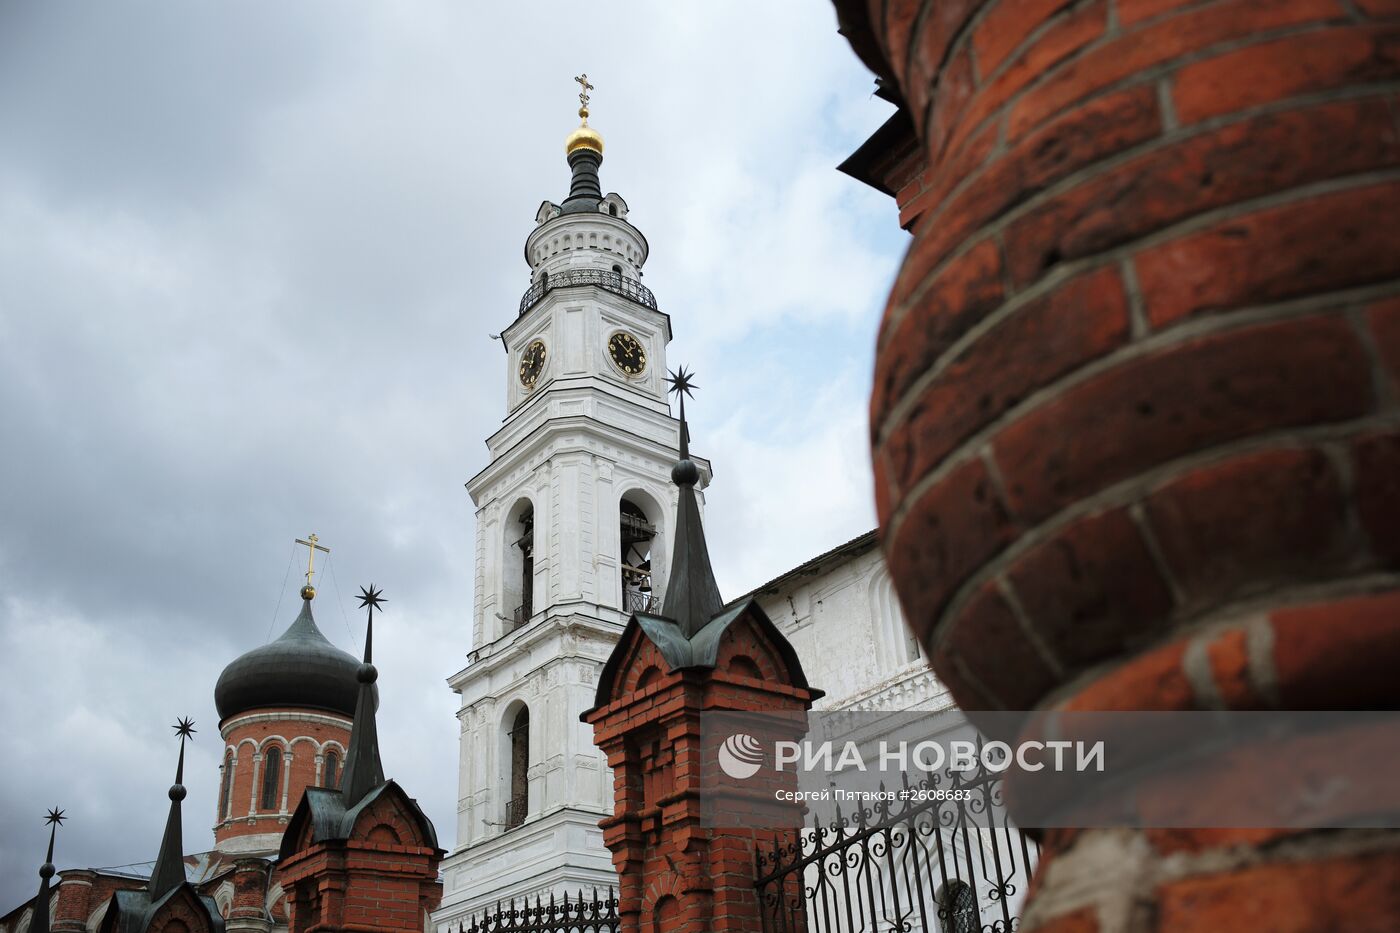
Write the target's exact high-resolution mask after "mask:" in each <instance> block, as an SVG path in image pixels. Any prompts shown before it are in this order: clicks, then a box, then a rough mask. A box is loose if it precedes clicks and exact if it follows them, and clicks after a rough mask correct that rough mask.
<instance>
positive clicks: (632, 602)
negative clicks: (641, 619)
mask: <svg viewBox="0 0 1400 933" xmlns="http://www.w3.org/2000/svg"><path fill="white" fill-rule="evenodd" d="M622 608H623V611H625V612H660V611H661V596H660V595H659V594H657V593H653V592H651V591H645V592H644V591H642V590H631V589H629V590H624V591H623V593H622Z"/></svg>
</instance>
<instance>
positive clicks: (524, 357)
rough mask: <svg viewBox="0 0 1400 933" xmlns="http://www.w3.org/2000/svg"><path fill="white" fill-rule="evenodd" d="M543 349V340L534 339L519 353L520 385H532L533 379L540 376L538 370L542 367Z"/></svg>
mask: <svg viewBox="0 0 1400 933" xmlns="http://www.w3.org/2000/svg"><path fill="white" fill-rule="evenodd" d="M544 358H545V349H544V341H542V340H536V341H535V342H534V343H532V344H530V345H529V346H528V347H526V348H525V352H524V353H522V354H520V382H521V384H522V385H526V386H532V385H534V384H535V380H536V379H538V378H540V372H541V371H542V370H543V369H544Z"/></svg>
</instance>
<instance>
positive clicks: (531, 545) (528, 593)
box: [514, 508, 535, 628]
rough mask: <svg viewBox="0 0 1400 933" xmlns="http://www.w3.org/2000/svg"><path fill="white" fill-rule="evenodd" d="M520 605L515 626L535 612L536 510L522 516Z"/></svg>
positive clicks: (526, 512)
mask: <svg viewBox="0 0 1400 933" xmlns="http://www.w3.org/2000/svg"><path fill="white" fill-rule="evenodd" d="M515 546H516V547H518V548H520V605H519V607H517V608H516V610H515V619H514V622H515V627H516V628H520V626H522V625H524V624H525V623H526V622H528V621H530V616H532V615H534V614H535V510H534V509H533V508H530V509H526V511H525V513H524V514H523V515H521V516H520V537H519V538H518V539H517V540H516V542H515Z"/></svg>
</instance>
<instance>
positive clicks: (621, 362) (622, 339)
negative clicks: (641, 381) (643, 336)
mask: <svg viewBox="0 0 1400 933" xmlns="http://www.w3.org/2000/svg"><path fill="white" fill-rule="evenodd" d="M608 355H609V356H611V357H612V361H613V362H614V363H616V364H617V368H618V369H620V370H622V371H623V372H624V373H626V374H627V375H629V376H640V375H641V374H642V372H643V371H644V370H645V369H646V368H647V351H646V350H644V349H642V345H641V343H640V342H639V341H638V340H637V338H636V337H633V336H632V335H631V334H629V333H627V332H626V331H618V332H617V333H615V334H613V335H612V336H611V337H610V338H608Z"/></svg>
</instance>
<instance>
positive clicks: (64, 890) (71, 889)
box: [50, 868, 101, 933]
mask: <svg viewBox="0 0 1400 933" xmlns="http://www.w3.org/2000/svg"><path fill="white" fill-rule="evenodd" d="M96 880H97V872H95V871H91V870H88V869H85V868H70V869H67V870H66V871H61V872H59V873H58V904H57V906H56V907H55V908H54V912H53V916H52V917H51V918H50V929H51V930H53V931H54V933H85V931H86V930H87V919H88V917H89V916H91V914H92V912H93V911H94V910H96V909H97V905H98V904H100V903H101V901H97V902H94V901H93V897H92V896H93V882H94V881H96Z"/></svg>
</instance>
